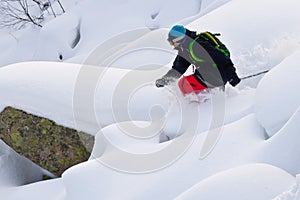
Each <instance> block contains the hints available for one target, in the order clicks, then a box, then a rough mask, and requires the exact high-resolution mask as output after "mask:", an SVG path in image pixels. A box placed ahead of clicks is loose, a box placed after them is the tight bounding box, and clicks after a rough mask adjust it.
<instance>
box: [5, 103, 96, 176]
mask: <svg viewBox="0 0 300 200" xmlns="http://www.w3.org/2000/svg"><path fill="white" fill-rule="evenodd" d="M0 139H2V140H3V141H4V142H6V143H7V144H8V145H9V146H10V147H12V148H13V149H14V150H15V151H17V152H18V153H19V154H21V155H23V156H25V157H27V158H29V159H30V160H32V161H33V162H35V163H36V164H38V165H40V166H41V167H43V168H45V169H47V170H48V171H50V172H52V173H54V174H56V175H58V176H60V175H61V174H62V173H63V172H64V171H65V170H66V169H67V168H69V167H71V166H73V165H75V164H78V163H80V162H83V161H86V160H87V159H88V158H89V156H90V151H91V150H92V146H93V143H94V138H93V137H92V136H90V135H88V134H85V133H82V132H78V131H76V130H73V129H70V128H66V127H63V126H59V125H57V124H55V122H53V121H51V120H49V119H45V118H41V117H37V116H34V115H31V114H28V113H25V112H23V111H20V110H17V109H14V108H11V107H7V108H6V109H5V110H4V111H2V113H0Z"/></svg>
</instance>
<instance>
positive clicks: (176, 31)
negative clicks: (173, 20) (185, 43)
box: [168, 25, 186, 43]
mask: <svg viewBox="0 0 300 200" xmlns="http://www.w3.org/2000/svg"><path fill="white" fill-rule="evenodd" d="M185 33H186V29H185V28H184V27H183V26H182V25H175V26H173V27H172V28H171V30H170V32H169V35H168V40H169V42H172V43H175V42H179V41H180V40H182V39H183V38H184V36H185Z"/></svg>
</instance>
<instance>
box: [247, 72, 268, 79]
mask: <svg viewBox="0 0 300 200" xmlns="http://www.w3.org/2000/svg"><path fill="white" fill-rule="evenodd" d="M268 71H270V70H265V71H262V72H258V73H256V74H252V75H249V76H245V77H242V78H241V80H244V79H247V78H252V77H255V76H258V75H261V74H265V73H267V72H268Z"/></svg>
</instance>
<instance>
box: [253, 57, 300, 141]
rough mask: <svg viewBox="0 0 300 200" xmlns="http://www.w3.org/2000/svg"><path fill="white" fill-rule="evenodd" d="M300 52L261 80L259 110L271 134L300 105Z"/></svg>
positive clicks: (256, 107) (262, 121) (257, 105)
mask: <svg viewBox="0 0 300 200" xmlns="http://www.w3.org/2000/svg"><path fill="white" fill-rule="evenodd" d="M299 56H300V52H297V53H295V54H293V55H291V56H289V57H288V58H286V59H285V60H284V61H283V62H282V63H280V64H279V65H278V66H276V67H275V68H274V69H272V70H271V71H270V72H269V73H268V74H267V75H266V76H265V77H264V78H263V79H262V80H261V82H260V83H259V85H258V87H257V91H256V103H255V113H256V117H257V119H258V121H259V123H260V124H261V125H262V126H263V127H264V128H265V130H266V132H267V134H268V136H270V137H271V136H273V135H274V134H275V133H276V132H277V131H278V130H280V129H281V128H282V127H283V126H284V125H285V124H286V122H287V121H288V120H289V119H290V117H291V116H292V115H293V114H294V113H295V111H296V110H297V108H298V107H299V106H300V94H299V88H298V86H299V85H300V79H299V77H298V74H299V73H300V68H299V65H300V61H299Z"/></svg>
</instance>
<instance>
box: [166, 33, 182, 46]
mask: <svg viewBox="0 0 300 200" xmlns="http://www.w3.org/2000/svg"><path fill="white" fill-rule="evenodd" d="M184 37H185V35H182V36H179V37H177V38H170V37H169V38H168V42H169V43H170V45H174V44H175V43H179V41H181V40H182V39H183V38H184Z"/></svg>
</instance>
